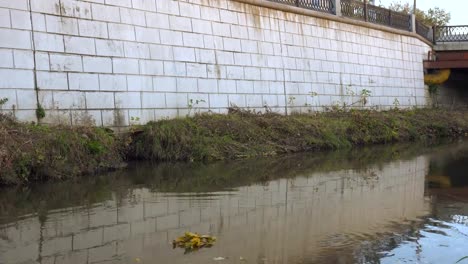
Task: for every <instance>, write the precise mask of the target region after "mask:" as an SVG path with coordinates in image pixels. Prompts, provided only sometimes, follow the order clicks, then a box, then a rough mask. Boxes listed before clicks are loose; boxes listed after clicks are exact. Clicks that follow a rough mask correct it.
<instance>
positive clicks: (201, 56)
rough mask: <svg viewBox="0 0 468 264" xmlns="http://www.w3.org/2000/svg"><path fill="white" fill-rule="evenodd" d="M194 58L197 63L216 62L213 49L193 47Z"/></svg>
mask: <svg viewBox="0 0 468 264" xmlns="http://www.w3.org/2000/svg"><path fill="white" fill-rule="evenodd" d="M195 58H196V61H197V62H199V63H211V64H215V63H216V55H215V52H214V50H207V49H195Z"/></svg>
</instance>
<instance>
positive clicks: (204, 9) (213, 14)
mask: <svg viewBox="0 0 468 264" xmlns="http://www.w3.org/2000/svg"><path fill="white" fill-rule="evenodd" d="M200 12H201V13H202V14H203V17H209V18H210V20H211V21H220V17H219V9H218V8H214V7H209V6H200Z"/></svg>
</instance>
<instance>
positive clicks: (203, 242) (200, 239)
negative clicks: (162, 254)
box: [172, 232, 216, 253]
mask: <svg viewBox="0 0 468 264" xmlns="http://www.w3.org/2000/svg"><path fill="white" fill-rule="evenodd" d="M215 242H216V237H212V236H208V235H199V234H197V233H192V232H186V233H185V234H184V235H183V236H181V237H178V238H177V239H175V240H174V241H172V247H173V248H177V247H178V248H184V249H185V253H188V252H191V251H194V250H198V249H200V248H204V247H212V246H213V244H214V243H215Z"/></svg>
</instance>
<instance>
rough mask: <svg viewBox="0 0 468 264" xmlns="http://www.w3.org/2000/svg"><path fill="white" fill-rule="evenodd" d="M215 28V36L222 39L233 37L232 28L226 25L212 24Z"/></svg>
mask: <svg viewBox="0 0 468 264" xmlns="http://www.w3.org/2000/svg"><path fill="white" fill-rule="evenodd" d="M211 25H212V27H213V35H216V36H221V37H230V36H231V26H230V25H229V24H225V23H217V22H212V23H211Z"/></svg>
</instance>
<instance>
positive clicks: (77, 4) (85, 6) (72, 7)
mask: <svg viewBox="0 0 468 264" xmlns="http://www.w3.org/2000/svg"><path fill="white" fill-rule="evenodd" d="M60 3H61V12H62V16H70V17H77V18H86V19H91V4H90V3H86V2H83V1H75V0H61V1H60Z"/></svg>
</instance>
